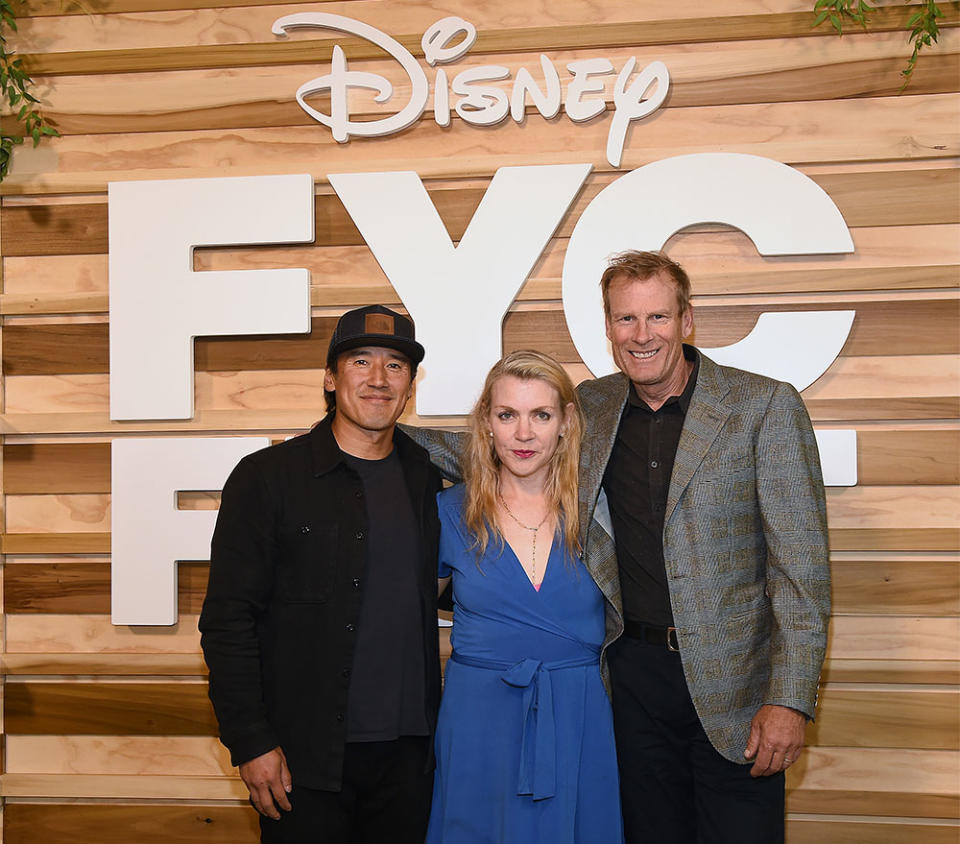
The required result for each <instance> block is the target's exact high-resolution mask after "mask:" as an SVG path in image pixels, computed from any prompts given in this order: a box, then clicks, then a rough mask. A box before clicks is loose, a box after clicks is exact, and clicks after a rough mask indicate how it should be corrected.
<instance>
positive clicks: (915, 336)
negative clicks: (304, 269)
mask: <svg viewBox="0 0 960 844" xmlns="http://www.w3.org/2000/svg"><path fill="white" fill-rule="evenodd" d="M846 309H852V310H855V311H856V316H855V318H854V323H853V328H852V329H851V332H850V336H849V338H848V339H847V343H846V345H845V346H844V349H843V354H844V355H846V356H858V355H866V356H869V355H906V354H910V355H918V354H956V353H958V352H960V335H958V332H956V331H955V330H954V328H955V327H956V325H957V323H958V319H960V300H957V299H942V300H919V301H914V302H850V303H843V302H832V303H830V305H829V307H828V306H826V305H812V304H780V303H775V302H772V303H765V304H758V305H736V306H723V305H713V304H709V305H707V304H704V305H702V306H700V307H698V308H695V317H696V320H697V329H696V336H695V338H694V340H695V342H696V344H697V345H699V346H704V347H707V348H709V347H711V346H725V345H729V344H731V343H734V342H736V341H737V340H739V339H741V338H743V337H745V336H746V335H747V334H748V333H749V332H750V330H751V328H752V327H753V325H754V324H755V323H756V320H757V318H758V317H759V315H760V314H761V313H764V312H779V311H823V310H846ZM598 320H599V315H598ZM335 324H336V318H334V317H316V318H314V319H313V322H312V327H313V330H312V333H311V334H309V335H296V336H289V337H285V336H281V335H259V336H251V337H208V338H198V340H197V341H196V344H195V351H194V361H195V364H194V365H195V367H196V369H197V370H198V371H235V370H244V369H254V370H263V369H321V368H323V366H324V363H325V360H326V350H327V346H328V345H329V342H330V336H331V334H332V333H333V328H334V326H335ZM108 334H109V327H108V326H107V324H106V323H62V324H47V323H44V324H41V325H17V324H14V325H8V326H6V327H5V328H4V338H3V340H4V342H3V352H4V353H3V370H4V374H6V375H10V376H14V375H66V374H71V373H91V374H92V373H100V372H107V371H108V370H109V348H108ZM521 348H536V349H539V350H540V351H542V352H545V353H547V354H550V355H553V356H554V357H556V358H557V359H558V360H560V361H563V362H565V363H578V362H580V356H579V354H578V353H577V350H576V348H575V347H574V345H573V340H572V339H571V338H570V333H569V331H568V330H567V323H566V318H565V316H564V314H563V312H562V311H535V312H514V313H510V314H508V315H507V317H506V319H505V320H504V325H503V350H504V353H507V352H510V351H513V350H515V349H521ZM428 353H429V350H428Z"/></svg>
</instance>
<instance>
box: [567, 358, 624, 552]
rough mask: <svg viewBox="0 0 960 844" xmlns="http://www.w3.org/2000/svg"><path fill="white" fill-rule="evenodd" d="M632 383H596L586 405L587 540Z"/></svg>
mask: <svg viewBox="0 0 960 844" xmlns="http://www.w3.org/2000/svg"><path fill="white" fill-rule="evenodd" d="M629 383H630V382H629V381H627V379H626V377H624V376H622V375H621V376H619V377H617V376H613V377H610V378H605V379H603V380H601V381H598V382H595V383H594V384H593V385H591V386H593V387H594V388H595V389H594V390H593V391H592V395H591V396H590V400H589V401H588V402H587V401H585V402H584V407H583V413H584V417H585V418H586V430H585V432H584V437H583V445H582V446H581V451H580V489H579V505H580V530H581V532H582V534H581V536H582V537H583V538H585V537H586V534H587V528H588V527H589V525H590V520H591V519H592V518H593V511H594V507H596V504H597V497H598V495H599V494H600V484H601V483H603V473H604V472H605V471H606V468H607V461H608V460H609V459H610V452H611V451H613V444H614V442H615V441H616V439H617V429H618V428H619V427H620V415H621V414H622V412H623V406H624V404H625V403H626V401H627V389H628V387H629Z"/></svg>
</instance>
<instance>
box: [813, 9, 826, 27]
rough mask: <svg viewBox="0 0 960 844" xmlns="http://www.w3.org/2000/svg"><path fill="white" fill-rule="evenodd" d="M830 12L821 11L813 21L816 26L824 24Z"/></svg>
mask: <svg viewBox="0 0 960 844" xmlns="http://www.w3.org/2000/svg"><path fill="white" fill-rule="evenodd" d="M829 14H830V13H829V12H821V13H820V14H819V15H817V19H816V20H815V21H814V22H813V26H814V28H816V27H818V26H820V24H822V23H823V22H824V21H825V20H826V19H827V15H829Z"/></svg>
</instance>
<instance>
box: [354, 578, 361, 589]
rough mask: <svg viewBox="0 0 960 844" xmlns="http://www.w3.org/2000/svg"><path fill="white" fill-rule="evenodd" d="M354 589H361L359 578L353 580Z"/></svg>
mask: <svg viewBox="0 0 960 844" xmlns="http://www.w3.org/2000/svg"><path fill="white" fill-rule="evenodd" d="M353 588H354V589H359V588H360V578H359V577H355V578H354V579H353Z"/></svg>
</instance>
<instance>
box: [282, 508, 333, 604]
mask: <svg viewBox="0 0 960 844" xmlns="http://www.w3.org/2000/svg"><path fill="white" fill-rule="evenodd" d="M281 548H282V550H281V554H280V564H279V568H278V571H277V597H278V598H279V599H280V600H281V601H285V602H287V603H291V604H306V603H319V602H323V601H326V600H327V599H328V598H329V597H330V592H331V590H332V589H333V584H334V580H335V578H336V562H337V526H336V525H314V524H302V525H293V526H290V527H287V528H286V529H285V530H284V533H283V536H282V542H281Z"/></svg>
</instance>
